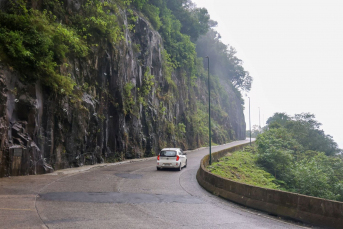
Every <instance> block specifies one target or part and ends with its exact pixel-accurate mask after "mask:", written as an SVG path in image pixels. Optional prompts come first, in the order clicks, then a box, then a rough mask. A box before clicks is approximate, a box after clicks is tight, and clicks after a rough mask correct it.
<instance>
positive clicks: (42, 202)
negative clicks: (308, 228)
mask: <svg viewBox="0 0 343 229" xmlns="http://www.w3.org/2000/svg"><path fill="white" fill-rule="evenodd" d="M243 142H248V141H239V142H233V143H229V144H227V145H223V146H217V147H214V148H213V149H212V152H216V151H218V150H221V149H224V148H227V147H229V146H232V145H235V144H240V143H243ZM207 153H208V149H200V150H196V151H192V152H187V157H188V165H187V168H183V169H182V171H177V170H161V171H157V170H156V158H152V159H148V160H144V161H140V162H135V163H123V164H120V165H113V166H105V167H98V168H94V169H91V170H88V171H84V172H79V173H71V174H64V173H63V172H60V173H55V174H56V175H40V176H26V177H16V178H4V179H1V180H0V222H2V226H3V227H2V226H1V225H0V228H20V227H22V228H174V227H178V228H245V229H246V228H303V227H304V226H302V225H300V224H297V223H293V222H289V221H283V220H280V219H279V218H277V217H272V216H269V215H267V214H264V213H261V212H258V211H254V210H251V209H247V208H244V207H241V206H239V205H236V204H233V203H231V202H228V201H226V200H223V199H221V198H218V197H216V196H213V195H211V194H210V193H208V192H207V191H205V190H204V189H203V188H202V187H200V186H199V184H198V183H197V181H196V177H195V175H196V172H197V170H198V168H199V165H200V160H201V158H202V157H203V156H204V155H206V154H207ZM57 172H58V171H57ZM25 178H26V179H25Z"/></svg>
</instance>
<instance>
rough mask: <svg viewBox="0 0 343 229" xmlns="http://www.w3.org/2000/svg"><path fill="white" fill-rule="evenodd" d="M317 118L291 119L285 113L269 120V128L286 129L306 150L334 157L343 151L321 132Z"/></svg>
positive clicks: (306, 115) (310, 116) (297, 115)
mask: <svg viewBox="0 0 343 229" xmlns="http://www.w3.org/2000/svg"><path fill="white" fill-rule="evenodd" d="M314 118H315V116H314V115H313V114H310V113H302V114H296V115H295V116H294V117H290V116H288V115H286V114H285V113H275V114H274V116H273V117H270V118H269V119H268V120H267V123H268V124H269V128H278V127H284V128H285V129H287V131H288V132H289V133H290V134H291V135H292V136H293V138H295V139H297V141H298V142H299V143H300V144H301V145H302V146H303V147H304V150H313V151H319V152H325V154H326V155H328V156H332V155H335V154H337V153H339V152H340V151H341V150H340V149H339V148H338V145H337V143H336V142H334V140H333V139H332V137H331V136H330V135H325V133H324V131H323V130H320V129H319V128H320V126H321V123H319V122H317V121H316V120H315V119H314Z"/></svg>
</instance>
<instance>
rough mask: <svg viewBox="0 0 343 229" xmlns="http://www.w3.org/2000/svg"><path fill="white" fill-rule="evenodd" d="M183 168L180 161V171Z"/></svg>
mask: <svg viewBox="0 0 343 229" xmlns="http://www.w3.org/2000/svg"><path fill="white" fill-rule="evenodd" d="M181 169H182V164H181V163H180V167H179V171H181Z"/></svg>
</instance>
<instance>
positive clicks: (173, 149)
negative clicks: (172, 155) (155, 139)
mask: <svg viewBox="0 0 343 229" xmlns="http://www.w3.org/2000/svg"><path fill="white" fill-rule="evenodd" d="M162 150H180V148H163V149H162Z"/></svg>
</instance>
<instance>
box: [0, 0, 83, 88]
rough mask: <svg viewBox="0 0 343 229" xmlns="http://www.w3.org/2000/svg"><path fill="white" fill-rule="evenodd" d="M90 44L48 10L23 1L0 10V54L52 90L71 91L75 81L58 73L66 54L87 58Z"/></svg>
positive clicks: (19, 69) (25, 74)
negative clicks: (41, 10) (36, 8)
mask: <svg viewBox="0 0 343 229" xmlns="http://www.w3.org/2000/svg"><path fill="white" fill-rule="evenodd" d="M87 52H88V47H87V46H86V45H85V43H84V42H83V41H82V39H80V37H79V36H78V35H77V33H75V31H74V30H72V29H70V28H67V27H66V26H63V25H61V24H59V23H55V22H54V17H53V16H52V15H51V14H49V13H48V12H47V11H43V12H40V11H37V10H33V9H27V8H26V4H25V2H24V1H16V2H15V3H14V2H12V5H11V8H10V9H9V10H8V11H7V12H2V11H1V12H0V55H1V59H2V60H4V62H5V63H7V64H8V65H9V66H12V67H14V68H15V69H17V70H18V71H19V72H20V73H21V75H22V76H23V77H24V80H27V81H29V82H32V81H35V80H38V79H39V80H41V81H42V82H43V83H44V84H45V85H46V86H48V87H49V88H51V89H52V90H53V91H55V92H57V93H61V94H71V93H72V90H73V87H74V85H75V82H74V81H73V80H72V79H71V78H70V77H69V76H65V75H61V74H59V73H58V67H59V66H60V65H61V64H62V63H63V62H64V61H65V58H66V57H67V55H74V56H76V57H84V56H86V55H87Z"/></svg>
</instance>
